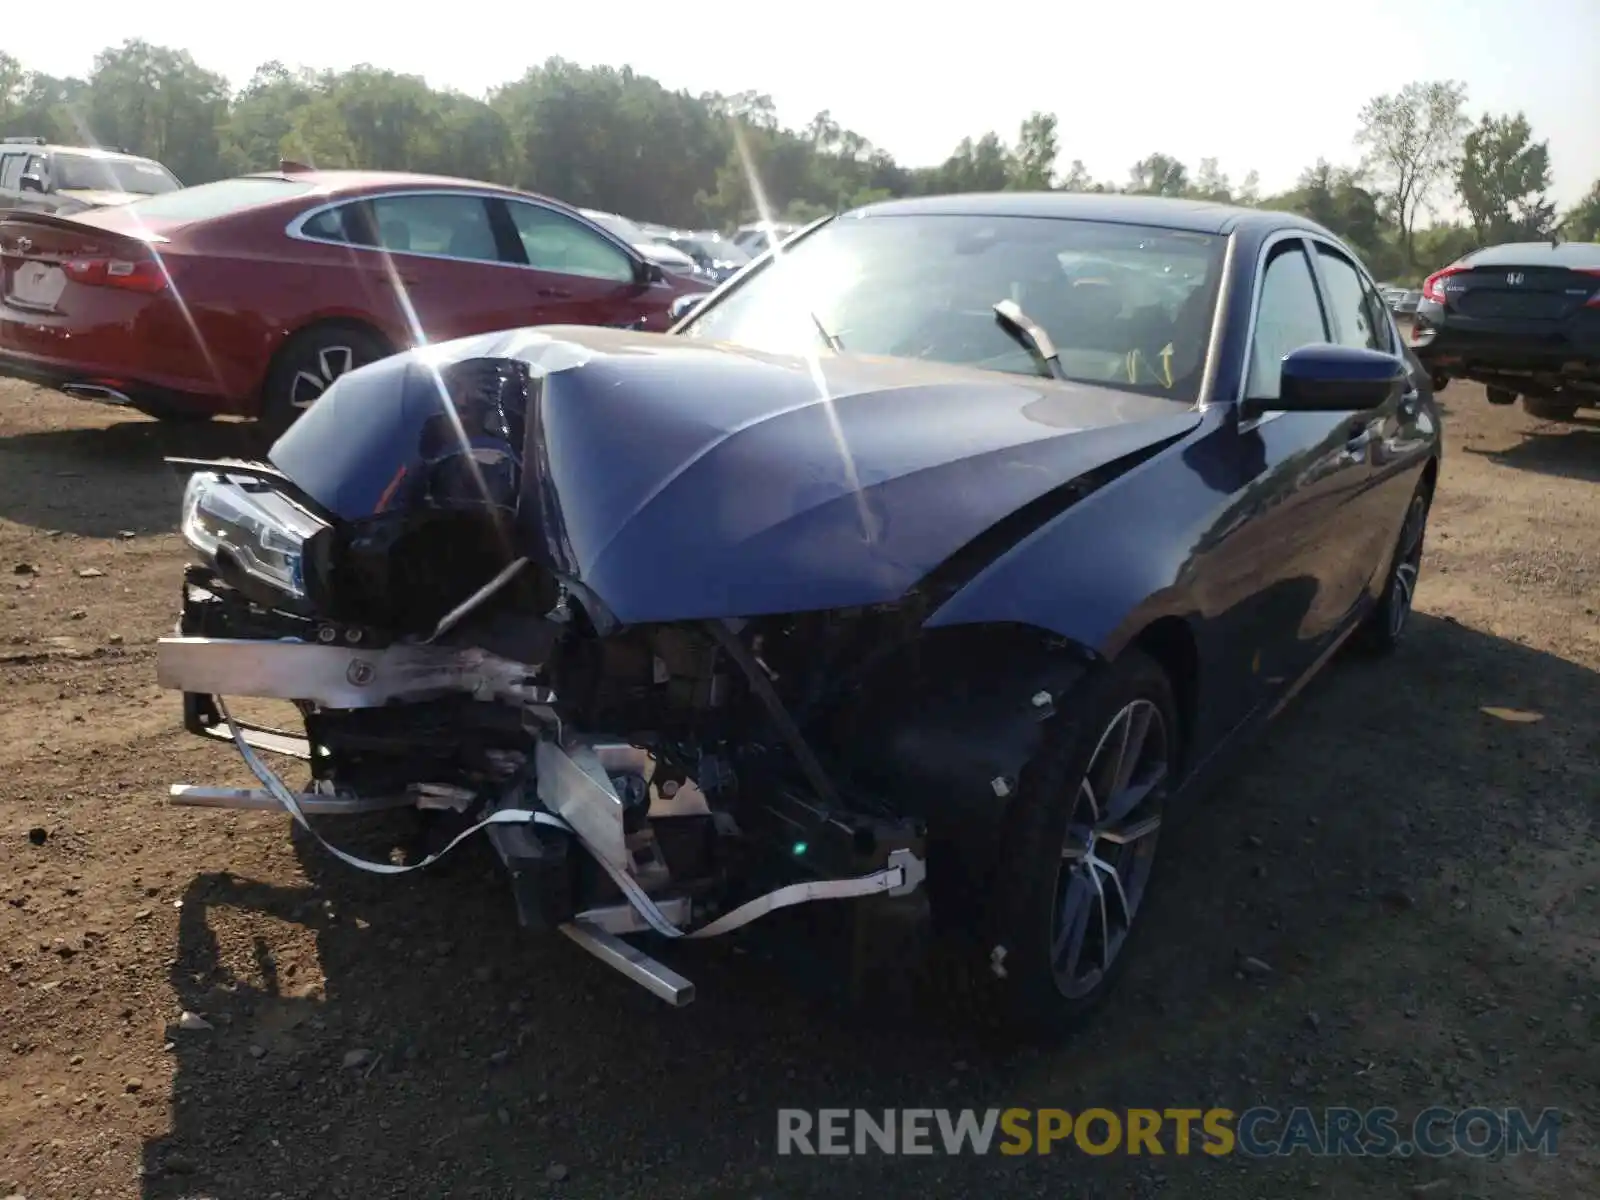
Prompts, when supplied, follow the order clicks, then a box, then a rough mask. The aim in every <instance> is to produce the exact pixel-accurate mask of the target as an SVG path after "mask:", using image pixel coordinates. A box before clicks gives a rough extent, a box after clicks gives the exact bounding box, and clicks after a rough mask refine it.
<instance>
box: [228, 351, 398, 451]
mask: <svg viewBox="0 0 1600 1200" xmlns="http://www.w3.org/2000/svg"><path fill="white" fill-rule="evenodd" d="M390 353H392V351H390V349H389V347H388V346H386V345H384V343H383V341H382V340H381V339H380V338H379V337H378V336H377V335H376V334H375V333H372V332H370V331H368V330H365V329H361V328H359V327H357V326H354V325H313V326H312V327H311V328H309V329H303V330H301V331H300V332H299V333H297V334H295V335H294V336H293V337H292V338H290V339H289V341H288V343H287V344H285V346H284V347H283V349H282V350H281V351H280V352H279V353H278V357H277V358H276V359H275V360H274V362H273V364H272V370H271V371H270V372H268V375H267V385H266V388H265V389H264V391H263V392H262V397H261V416H260V418H259V420H260V423H261V426H262V429H263V431H264V432H265V433H266V434H267V435H268V436H269V437H272V438H277V437H279V436H281V435H282V434H283V432H284V431H285V430H287V429H288V428H289V426H291V425H293V424H294V423H295V421H296V420H298V419H299V416H300V414H301V413H302V412H304V411H305V410H306V409H308V408H310V407H311V405H312V403H313V402H315V400H316V399H317V397H318V396H320V395H322V393H323V392H325V391H327V389H328V385H329V384H331V383H332V382H333V381H334V380H336V379H338V378H339V376H341V375H343V374H345V373H347V372H349V371H353V370H355V369H356V368H357V367H364V366H366V365H367V364H368V363H371V362H377V361H378V359H380V358H387V357H388V356H389V354H390Z"/></svg>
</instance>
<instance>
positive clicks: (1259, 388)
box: [1195, 235, 1365, 737]
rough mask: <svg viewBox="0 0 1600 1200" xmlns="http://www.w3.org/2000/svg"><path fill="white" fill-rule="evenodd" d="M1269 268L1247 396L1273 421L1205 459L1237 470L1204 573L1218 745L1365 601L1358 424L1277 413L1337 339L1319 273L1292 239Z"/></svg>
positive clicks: (1258, 308)
mask: <svg viewBox="0 0 1600 1200" xmlns="http://www.w3.org/2000/svg"><path fill="white" fill-rule="evenodd" d="M1262 262H1263V266H1262V268H1261V270H1260V272H1259V274H1258V280H1257V283H1256V289H1257V290H1256V294H1255V298H1254V304H1253V306H1252V309H1251V317H1250V321H1251V329H1250V333H1249V347H1250V349H1249V354H1248V358H1247V360H1246V364H1245V368H1244V374H1245V378H1244V380H1243V382H1242V385H1241V386H1240V390H1239V399H1244V398H1246V397H1248V398H1250V399H1251V400H1253V401H1257V402H1259V403H1260V404H1261V405H1264V408H1265V411H1262V412H1261V414H1260V415H1259V416H1256V417H1252V418H1249V419H1246V420H1239V421H1235V422H1234V423H1232V424H1230V425H1227V426H1224V427H1222V428H1220V429H1219V430H1218V431H1217V433H1216V434H1214V435H1213V438H1212V439H1208V441H1211V442H1212V443H1213V444H1212V445H1211V446H1209V447H1207V448H1206V449H1205V450H1203V451H1200V452H1199V453H1200V454H1201V455H1203V457H1204V459H1206V460H1209V461H1211V462H1213V463H1216V462H1222V463H1231V464H1232V469H1231V472H1224V473H1225V474H1227V475H1228V477H1227V478H1226V480H1219V481H1218V486H1219V490H1222V491H1225V492H1226V493H1228V495H1229V499H1228V502H1227V506H1226V509H1225V510H1224V511H1223V512H1222V513H1221V514H1220V516H1219V517H1218V519H1217V521H1216V524H1215V526H1214V528H1213V530H1212V532H1211V533H1210V534H1209V535H1208V536H1207V538H1206V545H1205V546H1204V547H1203V548H1202V549H1201V550H1200V552H1199V554H1197V560H1198V561H1197V562H1196V564H1195V575H1196V578H1197V579H1198V580H1201V581H1203V584H1202V594H1201V595H1200V597H1199V600H1200V603H1201V607H1202V608H1203V609H1205V610H1206V611H1208V613H1210V614H1211V620H1212V623H1213V625H1214V636H1212V637H1209V638H1208V639H1206V640H1207V643H1208V646H1209V650H1208V654H1209V655H1210V656H1211V657H1210V660H1209V661H1206V662H1203V663H1202V664H1201V670H1202V673H1208V674H1209V675H1210V678H1212V679H1213V680H1214V681H1215V682H1216V683H1217V685H1218V686H1217V689H1216V692H1215V694H1216V696H1217V702H1216V705H1215V711H1213V712H1210V713H1207V714H1206V715H1205V718H1204V719H1205V720H1206V721H1207V723H1208V725H1209V726H1210V727H1209V728H1208V729H1207V730H1206V733H1207V735H1208V737H1210V736H1216V737H1220V736H1221V735H1224V734H1226V732H1227V731H1228V730H1229V729H1231V728H1232V727H1233V726H1234V725H1235V724H1237V723H1238V722H1239V721H1242V720H1244V719H1245V718H1247V717H1248V716H1250V715H1251V714H1252V713H1254V712H1256V711H1257V710H1259V709H1261V708H1262V706H1263V705H1265V704H1267V703H1268V702H1270V701H1272V700H1273V699H1274V698H1275V697H1277V696H1278V695H1280V694H1281V693H1282V691H1283V689H1285V688H1287V687H1288V686H1290V685H1291V684H1293V682H1294V681H1295V680H1296V679H1297V678H1299V676H1300V675H1301V674H1303V673H1304V672H1305V671H1306V670H1307V669H1308V668H1309V667H1310V666H1311V665H1312V664H1313V663H1314V662H1315V661H1316V659H1317V657H1318V656H1319V655H1320V654H1321V653H1322V652H1323V651H1324V649H1326V648H1327V646H1328V645H1329V644H1330V642H1331V640H1332V638H1333V636H1334V635H1335V634H1336V633H1337V632H1338V631H1339V629H1340V627H1341V624H1342V623H1343V621H1344V618H1345V616H1346V614H1347V613H1348V612H1349V610H1350V607H1351V605H1352V604H1353V603H1354V602H1355V600H1356V595H1355V592H1354V590H1353V588H1354V584H1353V580H1354V578H1355V576H1354V572H1353V570H1352V567H1351V562H1352V561H1353V559H1354V556H1355V554H1356V548H1355V546H1354V545H1353V539H1354V538H1355V537H1356V536H1357V535H1356V534H1355V533H1354V532H1353V531H1352V529H1351V521H1350V516H1351V509H1350V505H1351V503H1352V502H1353V500H1354V499H1355V497H1356V496H1357V494H1358V493H1359V490H1360V482H1361V480H1362V479H1363V478H1364V474H1363V471H1362V467H1361V465H1360V454H1359V443H1358V440H1357V434H1358V433H1359V430H1358V429H1357V428H1356V427H1355V426H1354V425H1353V423H1352V421H1351V418H1350V415H1349V414H1343V413H1304V412H1285V411H1283V410H1281V409H1274V408H1273V407H1272V401H1273V400H1275V399H1276V398H1277V397H1278V395H1279V389H1280V386H1281V373H1282V362H1283V358H1284V356H1285V355H1287V354H1289V353H1290V352H1291V351H1294V350H1298V349H1299V348H1300V347H1302V346H1306V345H1312V344H1316V343H1322V342H1327V341H1328V340H1329V337H1330V328H1329V325H1328V322H1327V317H1326V313H1325V311H1324V309H1323V305H1322V300H1321V296H1320V293H1319V291H1318V289H1317V283H1316V275H1315V273H1314V270H1313V267H1312V264H1311V260H1310V258H1309V255H1308V251H1307V247H1306V245H1305V242H1304V241H1303V240H1302V238H1301V237H1300V236H1298V235H1280V236H1279V237H1278V238H1277V239H1276V240H1275V241H1273V242H1271V243H1270V244H1269V246H1268V248H1267V249H1266V250H1265V251H1264V253H1263V259H1262ZM1360 428H1361V429H1364V428H1365V426H1364V425H1362V426H1361V427H1360ZM1352 443H1357V451H1356V452H1355V453H1352V449H1351V444H1352ZM1196 461H1197V462H1199V461H1201V459H1200V458H1199V457H1197V459H1196ZM1215 469H1216V468H1213V470H1215ZM1224 483H1225V484H1226V486H1222V485H1223V484H1224Z"/></svg>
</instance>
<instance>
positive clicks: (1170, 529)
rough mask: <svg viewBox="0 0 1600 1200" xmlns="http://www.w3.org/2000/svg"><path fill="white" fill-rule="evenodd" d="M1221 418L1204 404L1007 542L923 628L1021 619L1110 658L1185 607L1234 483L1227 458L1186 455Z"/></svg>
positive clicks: (1189, 604) (1189, 603)
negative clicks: (1156, 443) (1212, 466)
mask: <svg viewBox="0 0 1600 1200" xmlns="http://www.w3.org/2000/svg"><path fill="white" fill-rule="evenodd" d="M1225 420H1226V416H1225V414H1224V413H1223V412H1221V411H1220V410H1218V409H1211V410H1208V411H1207V412H1206V413H1205V414H1204V416H1203V419H1202V421H1201V422H1200V424H1199V425H1197V426H1196V427H1195V428H1194V429H1193V430H1192V431H1191V432H1190V433H1189V434H1188V435H1187V436H1185V437H1183V438H1180V439H1178V440H1177V441H1176V442H1174V443H1173V444H1171V445H1168V446H1166V447H1164V448H1163V449H1162V450H1161V451H1160V452H1158V453H1157V454H1155V455H1154V456H1152V457H1151V458H1149V459H1147V460H1145V461H1143V462H1140V463H1138V464H1137V465H1135V466H1134V467H1132V468H1131V469H1130V470H1128V471H1126V472H1125V473H1123V474H1121V475H1119V476H1118V477H1117V478H1115V479H1113V480H1110V481H1109V482H1107V483H1106V484H1104V485H1103V486H1101V487H1099V488H1097V489H1096V490H1094V491H1093V492H1091V493H1090V494H1089V495H1087V496H1085V497H1083V498H1082V499H1081V500H1079V501H1077V502H1076V503H1074V504H1072V505H1071V506H1070V507H1068V508H1066V509H1064V510H1063V511H1061V512H1060V513H1057V514H1056V515H1054V516H1053V517H1052V518H1051V519H1049V520H1048V521H1046V522H1044V523H1043V524H1041V525H1040V526H1039V527H1038V528H1036V529H1034V530H1033V531H1031V532H1030V533H1029V534H1028V535H1027V536H1025V537H1023V538H1022V539H1020V540H1019V541H1017V542H1016V543H1015V544H1013V545H1011V546H1009V547H1008V548H1007V549H1005V550H1004V551H1003V552H1002V553H1000V554H999V555H997V556H996V557H995V558H994V559H993V560H992V561H990V562H989V563H988V564H987V565H986V566H985V567H984V568H983V569H982V570H980V571H978V572H976V573H975V574H974V575H973V576H972V578H971V579H970V580H968V581H967V582H966V584H965V585H964V586H963V587H962V588H961V589H960V590H959V591H957V592H956V593H955V594H953V595H952V596H950V598H949V599H948V600H946V601H945V602H944V603H943V604H942V605H941V606H940V607H939V608H938V609H937V610H935V612H934V613H933V614H932V615H931V616H930V617H929V618H928V621H927V628H929V629H939V628H950V627H957V626H962V625H988V624H996V623H1014V624H1019V625H1027V626H1032V627H1033V628H1036V629H1040V630H1044V631H1047V632H1048V633H1052V634H1055V635H1057V636H1059V637H1061V638H1063V639H1066V640H1067V641H1069V642H1072V643H1074V644H1076V645H1079V646H1082V647H1085V648H1086V649H1088V650H1090V651H1092V652H1093V653H1094V654H1095V655H1096V656H1098V657H1100V658H1103V659H1112V658H1115V657H1116V656H1117V654H1118V653H1120V652H1121V651H1122V649H1123V648H1124V647H1126V646H1127V644H1128V643H1129V642H1130V641H1131V640H1132V639H1133V638H1135V637H1136V636H1137V635H1138V634H1139V632H1140V630H1142V629H1144V628H1145V627H1146V626H1148V625H1150V624H1151V623H1153V622H1154V621H1156V620H1159V619H1160V618H1161V617H1164V616H1186V615H1188V614H1189V613H1191V612H1192V611H1193V608H1194V605H1193V599H1192V597H1191V596H1190V594H1189V593H1190V582H1191V581H1190V577H1189V576H1190V572H1189V570H1188V565H1189V563H1190V562H1191V560H1192V557H1193V554H1194V551H1195V547H1197V546H1198V545H1200V544H1201V543H1202V539H1203V538H1205V537H1206V535H1207V532H1208V530H1210V529H1211V528H1212V527H1213V526H1214V524H1215V522H1216V520H1217V514H1218V512H1219V511H1220V510H1221V509H1222V508H1223V507H1224V506H1225V505H1226V503H1227V500H1228V497H1229V496H1230V495H1231V493H1232V491H1233V488H1234V483H1233V481H1232V480H1231V479H1227V478H1224V476H1225V475H1226V473H1227V470H1226V464H1218V465H1217V468H1216V470H1215V472H1212V471H1210V470H1208V469H1206V466H1205V460H1207V459H1209V458H1210V457H1211V454H1210V453H1209V452H1207V453H1202V454H1198V455H1196V454H1190V453H1187V452H1188V451H1189V449H1190V448H1191V447H1198V444H1199V443H1201V442H1204V441H1206V440H1207V439H1209V438H1210V436H1211V435H1212V434H1213V433H1215V432H1216V431H1217V429H1218V427H1219V426H1220V425H1221V424H1222V423H1223V422H1224V421H1225ZM1191 458H1193V459H1196V460H1197V461H1198V462H1199V464H1200V465H1199V467H1198V468H1197V466H1196V465H1195V464H1194V463H1191V461H1190V459H1191ZM1213 473H1214V474H1215V475H1216V477H1215V478H1208V476H1210V475H1212V474H1213Z"/></svg>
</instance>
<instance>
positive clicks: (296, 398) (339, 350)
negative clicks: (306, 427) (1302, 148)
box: [289, 346, 356, 408]
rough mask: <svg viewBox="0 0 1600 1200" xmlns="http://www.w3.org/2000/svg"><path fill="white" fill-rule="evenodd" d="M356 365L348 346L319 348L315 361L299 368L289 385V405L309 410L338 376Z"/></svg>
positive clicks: (353, 354)
mask: <svg viewBox="0 0 1600 1200" xmlns="http://www.w3.org/2000/svg"><path fill="white" fill-rule="evenodd" d="M355 365H356V352H355V350H354V348H352V347H350V346H321V347H318V349H317V352H316V359H315V361H314V362H313V363H312V364H310V366H309V367H301V368H300V369H299V370H298V371H296V372H295V373H294V378H293V379H292V380H291V381H290V383H289V404H290V406H291V407H293V408H310V407H311V405H312V404H313V402H315V400H316V399H317V397H318V396H320V395H322V393H323V392H325V391H327V390H328V385H329V384H331V383H332V382H333V381H334V380H335V379H338V378H339V376H341V375H343V374H345V372H347V371H349V370H351V369H352V368H353V367H354V366H355Z"/></svg>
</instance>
